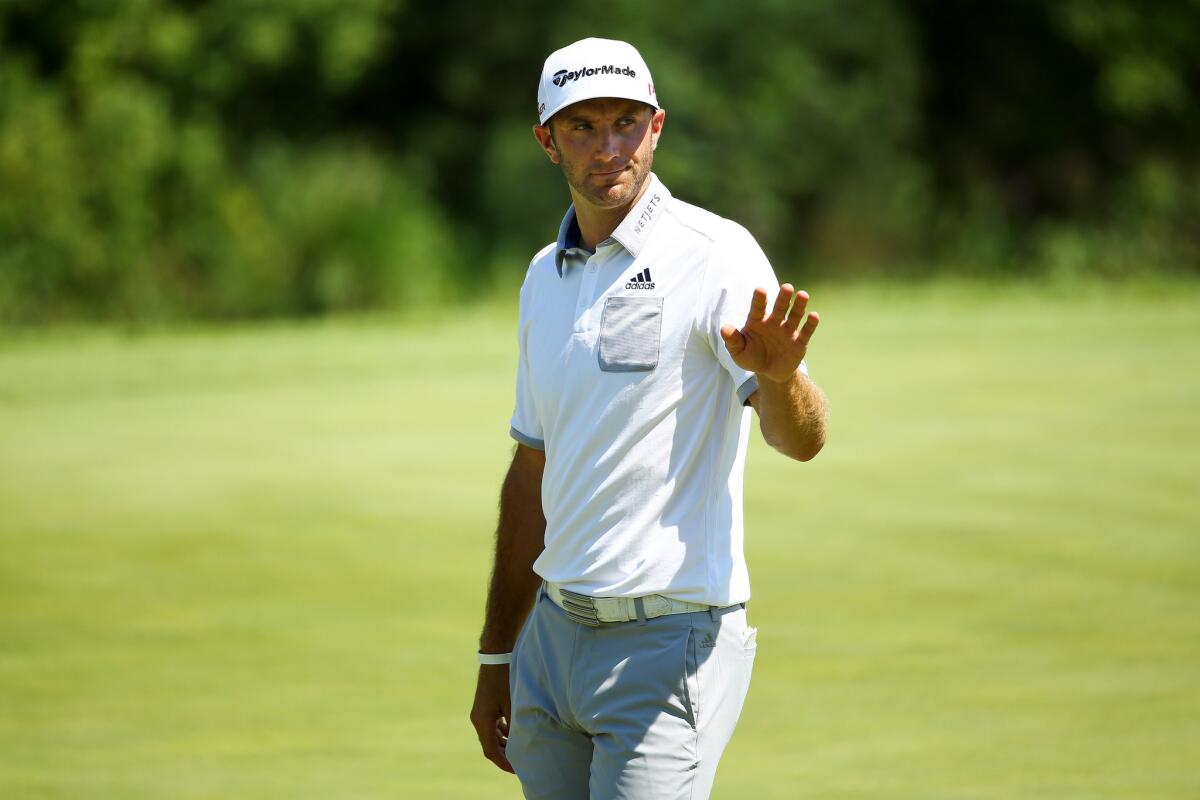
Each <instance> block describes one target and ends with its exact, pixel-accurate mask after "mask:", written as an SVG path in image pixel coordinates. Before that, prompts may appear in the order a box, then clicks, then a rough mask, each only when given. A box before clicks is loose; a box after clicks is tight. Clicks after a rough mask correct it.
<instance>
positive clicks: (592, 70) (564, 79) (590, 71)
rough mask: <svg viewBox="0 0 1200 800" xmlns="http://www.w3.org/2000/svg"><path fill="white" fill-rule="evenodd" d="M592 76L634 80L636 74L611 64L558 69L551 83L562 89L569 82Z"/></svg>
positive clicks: (626, 68) (627, 68)
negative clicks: (612, 76) (624, 77)
mask: <svg viewBox="0 0 1200 800" xmlns="http://www.w3.org/2000/svg"><path fill="white" fill-rule="evenodd" d="M593 75H627V76H628V77H630V78H636V77H637V72H636V71H634V70H632V69H630V68H629V67H617V66H613V65H612V64H608V65H606V66H603V67H583V68H582V69H577V70H574V71H567V70H565V69H560V70H559V71H558V72H556V73H554V78H553V81H554V85H555V86H557V87H559V88H562V87H563V86H566V85H567V83H568V82H570V81H577V80H579V79H580V78H590V77H592V76H593Z"/></svg>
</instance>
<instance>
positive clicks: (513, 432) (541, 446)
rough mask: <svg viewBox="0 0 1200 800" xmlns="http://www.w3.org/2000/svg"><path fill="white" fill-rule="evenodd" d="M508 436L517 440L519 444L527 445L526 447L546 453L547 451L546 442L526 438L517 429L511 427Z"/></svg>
mask: <svg viewBox="0 0 1200 800" xmlns="http://www.w3.org/2000/svg"><path fill="white" fill-rule="evenodd" d="M508 435H509V436H511V437H512V438H514V439H516V440H517V441H518V442H520V443H521V444H523V445H525V446H526V447H532V448H533V449H534V450H543V451H544V450H545V449H546V442H545V440H543V439H534V438H533V437H532V436H526V435H525V434H523V433H521V432H520V431H519V430H517V429H516V428H512V427H510V428H509V429H508Z"/></svg>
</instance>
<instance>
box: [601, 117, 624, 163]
mask: <svg viewBox="0 0 1200 800" xmlns="http://www.w3.org/2000/svg"><path fill="white" fill-rule="evenodd" d="M596 154H597V155H599V156H600V157H601V158H606V159H608V158H614V157H616V156H619V155H621V140H620V137H618V136H617V132H616V130H615V129H614V128H613V127H612V126H611V125H605V126H603V127H601V128H600V136H599V139H598V141H597V142H596Z"/></svg>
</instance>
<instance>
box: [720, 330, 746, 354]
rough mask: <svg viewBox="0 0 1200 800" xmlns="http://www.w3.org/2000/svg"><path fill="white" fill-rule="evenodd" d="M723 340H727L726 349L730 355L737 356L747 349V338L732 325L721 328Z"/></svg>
mask: <svg viewBox="0 0 1200 800" xmlns="http://www.w3.org/2000/svg"><path fill="white" fill-rule="evenodd" d="M721 338H722V339H724V340H725V349H726V350H728V351H729V354H730V355H734V356H736V355H737V354H738V353H740V352H742V351H743V350H745V349H746V337H745V336H743V335H742V332H741V331H739V330H738V329H737V328H735V327H733V326H732V325H722V326H721Z"/></svg>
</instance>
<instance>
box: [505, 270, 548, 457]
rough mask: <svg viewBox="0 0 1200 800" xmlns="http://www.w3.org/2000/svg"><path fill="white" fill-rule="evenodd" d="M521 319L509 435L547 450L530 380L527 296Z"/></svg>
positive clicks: (529, 445)
mask: <svg viewBox="0 0 1200 800" xmlns="http://www.w3.org/2000/svg"><path fill="white" fill-rule="evenodd" d="M521 305H522V309H521V321H520V323H519V324H518V326H517V397H516V403H515V405H514V408H513V414H512V420H511V422H510V425H509V431H508V432H509V435H510V436H512V438H514V439H516V440H517V441H518V442H520V443H521V444H523V445H525V446H527V447H532V448H534V449H535V450H545V449H546V442H545V435H544V434H543V433H542V420H541V417H540V416H539V415H538V411H537V403H536V402H535V399H534V395H533V387H532V385H531V384H530V380H529V355H528V348H527V346H526V339H527V336H528V332H529V326H528V324H527V322H526V317H525V308H524V306H525V297H524V295H523V294H522V297H521Z"/></svg>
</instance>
